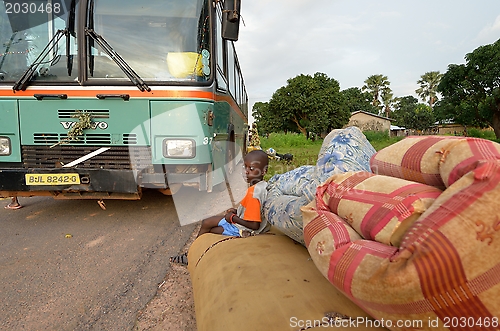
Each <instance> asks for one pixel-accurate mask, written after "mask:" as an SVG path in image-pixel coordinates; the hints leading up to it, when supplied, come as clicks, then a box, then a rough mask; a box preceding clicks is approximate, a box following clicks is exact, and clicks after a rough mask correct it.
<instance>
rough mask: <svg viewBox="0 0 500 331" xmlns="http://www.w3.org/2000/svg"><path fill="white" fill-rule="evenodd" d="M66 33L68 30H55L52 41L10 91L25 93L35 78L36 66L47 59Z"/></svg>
mask: <svg viewBox="0 0 500 331" xmlns="http://www.w3.org/2000/svg"><path fill="white" fill-rule="evenodd" d="M68 33H69V32H68V29H64V30H57V32H56V34H55V35H54V37H52V39H50V41H49V42H48V43H47V45H46V46H45V48H44V49H43V51H42V52H41V53H40V55H38V57H37V58H36V59H35V61H33V63H32V64H31V65H30V66H29V68H28V69H26V71H25V72H24V73H23V75H22V76H21V78H19V79H18V80H17V81H16V82H15V84H14V86H13V87H12V89H13V90H14V91H21V90H22V91H25V90H26V87H27V86H28V83H29V82H30V81H31V79H33V76H35V73H36V71H37V69H38V66H39V65H40V64H42V62H43V60H44V59H45V58H46V57H47V55H49V54H50V52H52V51H53V50H54V48H55V47H56V46H57V44H58V43H59V40H61V38H62V37H63V36H65V35H67V34H68Z"/></svg>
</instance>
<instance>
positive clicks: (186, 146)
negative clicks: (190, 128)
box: [163, 139, 196, 159]
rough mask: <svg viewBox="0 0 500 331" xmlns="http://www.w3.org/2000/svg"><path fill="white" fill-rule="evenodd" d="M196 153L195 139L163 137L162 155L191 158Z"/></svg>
mask: <svg viewBox="0 0 500 331" xmlns="http://www.w3.org/2000/svg"><path fill="white" fill-rule="evenodd" d="M195 155H196V148H195V141H194V140H191V139H165V140H164V148H163V156H164V157H171V158H181V159H191V158H193V157H194V156H195Z"/></svg>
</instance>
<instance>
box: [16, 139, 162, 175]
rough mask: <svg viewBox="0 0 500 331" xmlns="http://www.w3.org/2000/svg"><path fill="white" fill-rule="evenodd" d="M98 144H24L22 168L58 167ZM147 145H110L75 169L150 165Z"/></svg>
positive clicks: (85, 153) (128, 167) (133, 167)
mask: <svg viewBox="0 0 500 331" xmlns="http://www.w3.org/2000/svg"><path fill="white" fill-rule="evenodd" d="M100 147H101V146H68V145H58V146H55V147H53V148H50V147H49V146H23V148H22V155H23V167H24V168H60V167H62V166H63V165H65V164H68V163H70V162H72V161H74V160H76V159H79V158H81V157H82V156H85V155H87V154H90V153H92V152H94V151H95V150H97V149H99V148H100ZM151 163H152V162H151V150H150V148H149V147H139V146H133V147H132V146H131V147H127V146H113V147H111V148H110V149H109V150H107V151H105V152H103V153H101V154H99V155H97V156H94V157H93V158H90V159H88V160H86V161H84V162H81V163H79V164H78V165H77V166H76V167H78V168H91V169H134V170H135V169H137V170H140V169H144V168H147V167H150V166H151Z"/></svg>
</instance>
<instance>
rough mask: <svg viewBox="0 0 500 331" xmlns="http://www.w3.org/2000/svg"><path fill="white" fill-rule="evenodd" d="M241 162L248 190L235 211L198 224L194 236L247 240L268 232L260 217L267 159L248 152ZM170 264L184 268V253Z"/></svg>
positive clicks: (256, 153)
mask: <svg viewBox="0 0 500 331" xmlns="http://www.w3.org/2000/svg"><path fill="white" fill-rule="evenodd" d="M243 161H244V170H245V171H244V178H245V180H246V182H247V183H249V184H250V187H249V188H248V189H247V192H246V194H245V197H244V198H243V199H242V200H241V202H240V205H239V206H238V209H235V208H231V209H228V210H227V211H226V213H225V215H224V217H222V218H221V215H216V216H211V217H208V218H206V219H204V220H203V221H201V228H200V231H199V232H198V235H197V237H199V236H201V235H202V234H205V233H215V234H222V235H225V236H234V237H248V236H251V235H255V234H259V233H262V232H266V231H268V230H269V227H268V223H267V221H266V220H265V219H263V217H262V216H261V215H262V205H263V203H264V200H265V198H266V193H267V191H266V188H267V182H265V181H264V180H263V178H264V175H265V174H266V172H267V166H268V162H269V160H268V156H267V154H266V152H264V151H262V150H255V151H251V152H249V153H248V154H247V155H246V156H245V158H244V159H243ZM170 262H173V263H178V264H182V265H187V264H188V260H187V253H183V254H180V255H176V256H172V257H170Z"/></svg>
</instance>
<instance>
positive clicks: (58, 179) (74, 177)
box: [25, 174, 80, 185]
mask: <svg viewBox="0 0 500 331" xmlns="http://www.w3.org/2000/svg"><path fill="white" fill-rule="evenodd" d="M25 180H26V185H75V184H80V176H79V175H78V174H57V175H54V174H26V175H25Z"/></svg>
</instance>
